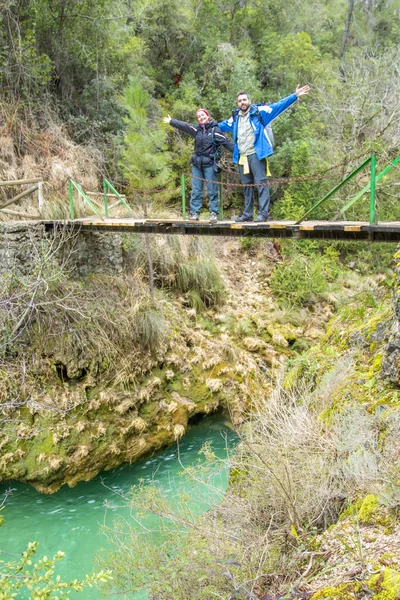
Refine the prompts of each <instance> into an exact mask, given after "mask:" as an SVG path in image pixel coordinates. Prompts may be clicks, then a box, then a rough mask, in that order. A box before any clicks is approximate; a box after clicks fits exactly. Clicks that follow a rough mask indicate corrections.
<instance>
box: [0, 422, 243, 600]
mask: <svg viewBox="0 0 400 600" xmlns="http://www.w3.org/2000/svg"><path fill="white" fill-rule="evenodd" d="M205 442H210V443H211V445H212V449H213V451H214V452H215V454H216V455H217V456H218V457H219V458H226V456H227V451H228V448H230V447H232V446H233V445H234V444H235V442H236V436H235V434H234V432H233V431H232V430H230V429H229V428H228V427H226V424H225V422H224V421H223V419H222V417H221V416H218V415H216V416H213V417H209V418H207V419H203V420H201V421H200V422H199V423H198V424H196V425H192V426H191V428H190V430H189V432H188V433H187V434H186V435H185V437H184V438H183V439H182V440H181V442H180V443H179V447H178V445H174V446H171V447H169V448H167V449H166V450H163V451H161V452H159V453H157V454H155V455H154V456H152V457H150V458H148V459H144V460H142V461H141V462H139V463H136V464H134V465H125V466H122V467H120V468H118V469H115V470H114V471H108V472H104V473H102V474H101V475H99V476H98V477H96V478H95V479H93V480H92V481H89V482H82V483H79V484H78V485H77V486H76V487H74V488H72V489H70V488H68V487H63V488H61V490H60V491H59V492H57V493H56V494H53V495H50V496H45V495H42V494H39V493H38V492H36V491H35V490H34V489H33V488H32V487H31V486H28V485H24V484H21V483H15V482H8V483H7V484H1V490H0V493H1V496H3V494H4V492H5V491H6V490H7V489H10V488H13V490H14V491H13V493H12V495H11V496H10V497H8V499H7V502H6V505H5V507H4V509H3V512H2V514H3V515H4V517H5V519H6V523H5V524H4V525H3V526H2V527H1V528H0V551H1V552H2V556H1V559H2V560H8V559H9V557H8V556H7V555H6V554H4V552H7V553H10V554H19V553H21V552H23V550H24V549H25V547H26V545H27V544H28V542H30V541H37V542H39V544H40V545H39V548H38V558H41V557H43V556H53V555H54V554H55V553H56V552H57V551H58V550H62V551H63V552H65V558H64V559H63V560H62V561H60V562H59V563H58V565H57V569H56V572H55V575H57V574H59V575H60V576H61V577H62V578H64V579H65V580H70V579H74V578H78V579H79V578H81V577H83V576H84V575H85V574H86V573H91V572H92V571H93V570H94V569H95V562H94V559H95V555H96V553H97V552H98V551H99V550H100V548H107V539H106V538H105V536H104V535H103V534H101V532H100V526H101V524H103V523H104V522H106V523H107V525H110V524H112V522H113V519H115V517H117V516H123V517H125V518H127V519H129V508H128V507H127V505H126V504H125V503H124V502H123V501H122V500H121V496H120V494H122V495H126V494H128V492H129V490H130V488H131V486H133V485H135V484H137V483H138V482H139V481H141V480H144V481H145V482H150V481H155V482H157V484H158V485H160V486H161V487H162V489H163V490H164V492H165V493H166V494H167V495H170V496H173V495H174V494H178V493H180V492H185V491H188V492H189V493H190V494H191V496H192V497H196V484H195V483H188V482H187V481H186V479H185V478H183V477H182V476H181V472H182V466H184V467H187V466H190V465H194V464H196V463H199V462H200V463H201V462H204V461H205V458H204V456H203V455H199V450H200V449H201V448H202V446H203V444H204V443H205ZM227 484H228V471H227V469H226V467H225V468H221V470H220V471H219V473H218V475H217V476H216V477H215V478H214V480H213V485H214V486H215V488H216V493H215V497H214V498H211V503H213V502H214V503H216V502H218V501H219V500H220V497H221V492H223V491H224V490H225V489H226V487H227ZM198 485H199V486H200V484H198ZM185 486H187V488H186V489H185ZM218 492H219V493H218ZM199 493H200V490H199ZM106 507H107V508H106ZM70 597H71V598H75V597H76V598H77V600H78V599H80V600H100V598H102V595H101V593H100V591H99V590H96V589H92V590H91V589H89V588H87V589H85V590H84V591H83V592H79V593H76V592H71V596H70ZM119 597H120V598H121V597H124V598H129V599H131V598H132V599H133V598H134V599H135V600H139V599H144V598H146V597H147V595H146V594H145V593H143V592H142V593H137V594H135V595H130V596H119ZM29 598H30V596H29V594H28V593H26V594H25V595H23V594H22V593H21V594H20V595H19V597H18V600H29Z"/></svg>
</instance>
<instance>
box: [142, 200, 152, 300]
mask: <svg viewBox="0 0 400 600" xmlns="http://www.w3.org/2000/svg"><path fill="white" fill-rule="evenodd" d="M143 213H144V218H145V219H147V204H146V200H145V199H143ZM149 236H150V234H148V233H145V234H144V239H145V244H146V254H147V264H148V266H149V285H150V296H151V297H152V298H154V269H153V260H152V258H151V249H150V237H149Z"/></svg>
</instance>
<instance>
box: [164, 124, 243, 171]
mask: <svg viewBox="0 0 400 600" xmlns="http://www.w3.org/2000/svg"><path fill="white" fill-rule="evenodd" d="M170 125H171V126H172V127H175V128H176V129H180V130H181V131H184V132H185V133H188V134H189V135H190V136H192V138H194V152H195V153H194V154H193V156H192V158H191V160H190V162H191V163H192V165H194V166H195V167H198V168H199V169H201V168H202V167H211V166H212V165H213V164H214V162H215V154H216V152H217V151H218V148H219V147H220V146H225V147H226V148H228V150H230V152H233V148H234V145H233V143H232V142H231V141H230V140H228V138H227V137H225V136H224V134H223V133H222V131H221V130H220V128H219V127H218V124H217V122H216V121H209V122H208V123H206V124H205V125H191V124H190V123H185V121H177V119H171V121H170Z"/></svg>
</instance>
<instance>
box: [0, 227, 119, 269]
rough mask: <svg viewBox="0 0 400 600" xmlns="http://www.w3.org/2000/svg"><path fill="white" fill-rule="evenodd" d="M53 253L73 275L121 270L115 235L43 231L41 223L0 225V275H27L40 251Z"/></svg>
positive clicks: (116, 235)
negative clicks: (12, 273)
mask: <svg viewBox="0 0 400 600" xmlns="http://www.w3.org/2000/svg"><path fill="white" fill-rule="evenodd" d="M49 249H50V252H54V255H55V256H57V258H58V260H59V261H60V262H62V263H63V264H64V265H65V266H66V268H67V269H68V271H69V273H70V274H71V275H72V276H85V275H89V274H90V273H109V274H115V275H118V274H120V273H121V272H122V269H123V253H122V247H121V234H119V233H115V232H104V233H103V232H91V231H79V230H78V231H77V230H75V231H68V230H67V229H65V228H59V229H58V230H57V231H49V232H46V230H45V227H44V225H43V224H42V223H3V224H0V275H1V274H6V273H11V272H15V273H18V274H19V275H28V274H29V273H30V272H31V271H32V269H34V268H35V264H37V261H38V258H39V257H40V255H41V254H43V252H46V251H49Z"/></svg>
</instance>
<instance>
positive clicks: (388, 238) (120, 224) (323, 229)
mask: <svg viewBox="0 0 400 600" xmlns="http://www.w3.org/2000/svg"><path fill="white" fill-rule="evenodd" d="M368 165H370V176H369V182H368V183H367V185H365V186H364V187H363V188H362V189H361V190H360V191H359V192H358V193H357V194H356V195H355V196H354V197H353V198H352V199H351V200H349V201H348V202H347V203H346V204H345V206H344V207H343V208H341V209H340V210H339V211H338V212H337V214H336V215H335V216H334V218H333V219H332V220H330V221H318V220H313V221H311V220H307V219H309V218H310V216H311V214H312V215H313V216H315V213H316V210H317V209H318V207H319V206H320V205H321V204H323V203H325V202H326V201H327V200H329V199H330V198H332V196H334V195H335V194H336V193H337V192H338V190H340V189H341V188H342V187H343V186H344V185H345V184H346V183H347V182H348V181H349V180H351V179H352V178H354V177H355V176H356V175H357V174H358V173H360V172H361V171H362V170H363V169H365V168H366V167H367V166H368ZM376 165H377V160H376V155H375V153H372V154H371V156H368V157H367V158H366V159H365V160H364V162H362V163H361V164H360V165H359V166H358V167H357V168H356V169H354V171H352V172H351V173H350V174H348V175H346V176H345V177H344V178H343V179H342V181H340V182H339V183H338V184H337V185H335V187H334V188H333V189H332V190H331V191H330V192H329V193H328V194H326V195H325V196H324V197H323V198H322V199H321V200H319V201H318V202H317V203H316V204H314V206H312V207H311V208H310V209H309V210H308V211H307V212H306V213H305V214H304V215H302V217H301V218H300V219H299V220H297V221H265V222H261V223H258V222H257V223H256V222H244V223H236V222H234V221H228V220H225V219H224V218H223V215H222V212H221V214H220V220H219V221H218V223H210V222H209V221H206V220H201V221H191V220H187V219H186V218H185V217H186V204H185V202H186V201H185V184H184V176H182V217H183V218H176V219H163V218H151V219H148V218H144V219H138V218H137V217H136V216H135V213H134V212H133V210H132V208H131V206H130V205H129V204H128V203H127V201H126V198H125V196H123V195H121V194H119V193H118V192H117V190H116V189H115V188H114V187H113V185H112V184H111V183H110V182H109V181H108V180H107V179H104V181H103V193H98V192H85V191H84V190H83V188H82V186H81V185H80V184H79V183H77V182H76V181H74V180H73V179H70V180H69V182H68V189H69V216H70V218H69V219H65V220H54V221H44V220H40V216H39V215H28V214H24V213H16V212H15V211H11V210H9V209H7V208H6V207H8V206H9V204H12V203H15V202H17V201H19V200H20V199H21V198H24V197H25V196H26V195H28V194H30V193H32V192H35V191H36V190H37V191H38V193H39V213H40V212H41V211H40V209H41V206H42V205H43V192H42V185H43V184H42V182H40V180H38V179H32V180H20V181H14V182H0V186H3V185H17V184H28V183H35V185H34V186H33V187H32V188H29V189H28V190H26V191H23V192H22V193H20V194H18V195H17V196H15V197H13V198H11V199H10V200H8V201H7V202H6V203H5V204H3V205H2V206H0V212H1V211H2V212H6V213H7V212H8V213H9V214H13V215H21V217H22V218H29V217H31V218H33V219H35V221H36V222H40V223H43V224H44V225H45V227H46V229H53V228H56V227H65V226H67V227H70V228H72V229H80V230H82V231H93V230H97V231H119V232H121V231H122V232H132V233H156V234H180V235H208V236H233V237H269V238H293V239H324V240H349V241H368V242H399V241H400V221H391V222H379V221H378V219H377V212H376V210H375V208H376V202H375V195H376V184H377V182H379V181H380V180H381V179H383V178H385V177H386V175H387V174H388V173H389V171H390V170H391V169H393V168H394V167H396V166H397V165H400V156H397V157H396V158H394V159H393V160H391V161H390V162H389V163H388V164H387V165H386V166H385V168H384V169H383V170H382V171H381V172H380V173H377V172H376ZM397 168H399V167H397ZM301 179H302V180H303V179H307V178H301ZM238 185H239V184H238ZM240 185H241V184H240ZM221 187H222V184H221V185H220V188H221ZM76 193H77V194H78V201H79V203H80V204H81V205H82V206H83V207H85V208H89V209H90V211H91V212H92V213H93V216H91V217H83V218H78V219H77V218H74V217H75V215H76V205H75V199H74V194H75V195H76ZM367 194H369V196H370V200H369V221H347V220H345V219H346V213H348V211H349V209H350V208H351V207H352V206H353V205H354V204H355V202H357V201H358V200H360V198H362V197H363V196H365V195H367ZM98 195H100V196H103V204H102V203H101V202H99V201H98V200H96V196H98ZM110 198H112V199H114V202H113V203H112V204H111V205H110V204H109V200H110ZM221 199H222V190H221V189H220V208H221V210H222V204H223V203H222V201H221ZM121 205H122V206H123V207H124V208H125V211H126V212H127V213H128V214H130V215H131V217H129V218H110V214H109V213H110V211H111V210H112V209H113V208H114V207H117V206H121ZM145 210H147V209H145ZM399 216H400V210H399ZM340 218H342V219H344V220H343V221H339V220H337V219H340Z"/></svg>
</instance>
